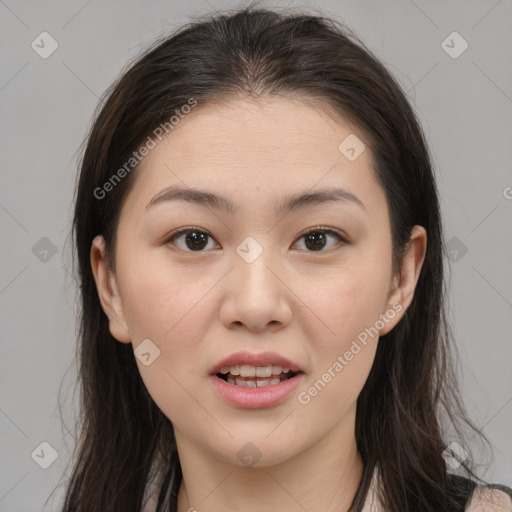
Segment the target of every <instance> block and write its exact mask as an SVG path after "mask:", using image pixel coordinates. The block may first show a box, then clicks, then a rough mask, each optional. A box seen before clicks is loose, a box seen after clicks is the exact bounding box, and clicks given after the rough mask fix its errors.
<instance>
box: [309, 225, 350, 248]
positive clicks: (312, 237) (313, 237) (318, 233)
mask: <svg viewBox="0 0 512 512" xmlns="http://www.w3.org/2000/svg"><path fill="white" fill-rule="evenodd" d="M330 236H332V237H335V238H337V239H338V244H339V242H344V243H347V242H346V240H345V238H344V237H342V236H341V235H340V234H339V233H337V232H336V231H334V230H332V229H326V228H310V229H308V231H307V232H306V233H304V234H303V235H302V236H301V237H300V238H304V245H305V246H306V248H307V249H308V252H314V251H316V252H325V251H324V248H325V247H326V245H328V239H329V237H330ZM335 245H336V244H335Z"/></svg>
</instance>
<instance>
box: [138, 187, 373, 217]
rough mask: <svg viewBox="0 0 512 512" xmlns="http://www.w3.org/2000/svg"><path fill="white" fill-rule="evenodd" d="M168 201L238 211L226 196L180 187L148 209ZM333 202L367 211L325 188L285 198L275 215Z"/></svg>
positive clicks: (339, 192) (347, 194) (347, 196)
mask: <svg viewBox="0 0 512 512" xmlns="http://www.w3.org/2000/svg"><path fill="white" fill-rule="evenodd" d="M167 201H187V202H188V203H192V204H197V205H199V206H207V207H211V208H214V209H216V210H224V211H226V212H227V213H229V214H231V215H234V214H235V213H236V212H237V210H238V207H237V206H236V205H235V204H234V203H233V201H231V200H230V199H228V198H226V197H224V196H221V195H218V194H214V193H212V192H208V191H205V190H198V189H195V188H190V187H189V188H183V187H181V186H180V185H171V186H170V187H168V188H165V189H164V190H162V191H161V192H159V193H158V194H156V195H155V196H154V197H153V199H151V201H150V202H149V203H148V204H147V206H146V209H148V208H150V207H153V206H155V205H157V204H161V203H163V202H167ZM333 202H345V203H349V204H350V203H352V204H355V205H358V206H360V207H361V208H362V209H364V210H366V207H365V205H364V204H363V202H362V201H361V200H360V199H359V198H358V197H357V196H355V195H354V194H352V192H349V191H348V190H345V189H343V188H323V189H320V190H317V191H315V192H309V191H307V192H303V193H299V194H295V195H291V196H286V197H284V198H283V199H282V200H281V201H278V202H277V203H276V204H275V213H276V215H278V216H280V215H285V214H287V213H289V212H293V211H297V210H299V209H302V208H307V207H311V206H315V205H320V204H325V203H333Z"/></svg>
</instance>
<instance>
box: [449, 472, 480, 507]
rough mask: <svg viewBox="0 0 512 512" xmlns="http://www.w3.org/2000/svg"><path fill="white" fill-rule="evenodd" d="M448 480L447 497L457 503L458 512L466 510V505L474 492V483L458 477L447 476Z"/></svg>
mask: <svg viewBox="0 0 512 512" xmlns="http://www.w3.org/2000/svg"><path fill="white" fill-rule="evenodd" d="M449 480H450V487H449V489H448V495H449V496H451V497H452V498H453V499H454V500H455V501H456V502H457V505H458V510H460V511H463V510H466V505H467V504H468V502H469V499H470V497H471V495H472V494H473V491H474V490H475V487H476V483H475V482H474V481H473V480H470V479H469V478H465V477H463V476H459V475H449Z"/></svg>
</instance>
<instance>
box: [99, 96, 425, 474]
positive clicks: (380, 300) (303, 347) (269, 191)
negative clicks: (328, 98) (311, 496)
mask: <svg viewBox="0 0 512 512" xmlns="http://www.w3.org/2000/svg"><path fill="white" fill-rule="evenodd" d="M347 137H349V138H348V139H347ZM363 142H364V134H363V133H361V132H360V131H359V130H357V129H355V128H354V127H352V126H350V125H349V124H347V123H345V122H344V121H343V120H339V121H338V122H335V121H334V120H333V119H332V118H330V117H328V116H326V115H325V114H322V113H321V111H320V110H318V109H314V108H312V107H311V106H308V105H306V104H305V103H304V102H301V101H299V100H297V99H295V100H292V99H275V98H274V99H270V100H259V101H257V102H256V101H243V100H233V101H231V102H228V103H225V104H222V105H220V104H217V105H212V104H210V105H209V106H207V107H204V108H201V109H199V108H198V109H196V110H195V111H193V112H192V113H191V114H189V115H188V117H185V118H184V119H183V120H182V121H181V122H180V124H179V125H178V126H177V127H175V128H174V130H173V131H172V132H171V133H170V135H169V136H168V137H167V138H164V139H163V140H162V141H161V142H159V143H158V145H157V146H156V147H155V148H154V149H152V150H151V151H150V152H149V154H148V155H147V156H146V157H145V158H144V160H143V161H142V162H141V164H140V167H139V168H138V169H137V171H136V173H137V175H136V176H134V178H136V179H135V181H134V184H133V188H132V189H131V190H130V193H129V194H128V196H127V198H126V202H125V203H124V206H123V208H122V211H121V216H120V220H119V225H118V231H117V247H116V254H115V274H114V273H110V272H108V273H107V272H106V271H105V266H104V261H103V259H102V254H103V249H104V245H103V241H102V238H101V237H97V238H96V239H95V241H94V243H93V247H92V250H91V259H92V260H91V261H92V266H93V270H94V274H95V278H96V282H97V285H98V290H99V293H100V298H101V301H102V305H103V308H104V309H105V311H106V313H107V314H108V315H109V318H110V330H111V332H112V334H113V336H114V337H115V338H116V339H117V340H119V341H120V342H123V343H129V342H131V343H132V344H133V348H134V350H135V351H136V355H137V358H136V361H137V365H138V368H139V371H140V373H141V376H142V378H143V380H144V383H145V385H146V386H147V389H148V391H149V393H150V394H151V396H152V397H153V399H154V400H155V402H156V403H157V405H158V406H159V408H160V409H161V410H162V411H163V412H164V413H165V415H166V416H167V417H168V418H169V419H170V420H171V421H172V423H173V425H174V429H175V432H176V436H177V439H178V441H179V442H181V443H182V445H184V444H185V443H188V444H189V445H191V446H192V445H193V446H195V447H200V449H202V450H203V451H205V450H206V451H207V452H208V453H209V454H210V455H213V456H215V457H218V458H220V459H223V460H225V461H227V462H231V463H233V464H238V465H242V464H254V463H255V462H256V464H257V465H259V466H264V465H271V464H275V463H278V462H281V461H284V460H287V459H290V458H291V457H293V456H295V455H298V454H300V453H301V452H304V451H305V450H307V449H308V448H310V447H312V446H313V445H315V444H316V443H318V442H319V441H321V440H324V439H325V440H328V439H333V440H334V439H341V438H345V439H346V438H347V436H348V438H350V439H353V435H354V421H355V405H356V399H357V396H358V395H359V392H360V391H361V388H362V387H363V384H364V382H365V380H366V378H367V376H368V373H369V371H370V368H371V366H372V362H373V359H374V354H375V350H376V347H377V342H378V337H379V335H383V334H386V333H387V332H389V331H390V330H391V329H392V328H393V327H394V326H395V325H396V324H397V323H398V321H399V320H400V318H401V317H402V316H403V314H404V312H405V309H406V308H407V307H408V305H409V303H410V301H411V299H412V293H413V290H414V286H415V284H416V280H417V277H418V274H419V270H420V267H421V264H422V261H423V255H424V250H425V244H426V238H425V232H424V230H423V228H419V227H416V228H415V230H414V231H413V235H414V236H413V238H414V240H413V244H412V245H411V247H413V250H411V251H410V252H409V253H408V256H406V258H405V259H404V266H403V268H402V275H401V278H400V279H398V278H395V277H394V276H393V275H392V260H391V256H392V247H391V233H390V223H389V215H388V208H387V204H386V199H385V194H384V191H383V189H382V188H381V187H380V185H379V184H378V182H377V181H376V178H375V176H374V172H373V170H372V169H371V167H370V166H371V154H370V150H369V148H366V149H365V148H364V146H363V145H362V144H363ZM134 172H135V171H134ZM169 187H173V188H174V189H175V190H177V189H178V188H179V189H182V190H185V191H188V193H189V194H190V191H191V189H197V190H200V191H202V192H207V193H209V194H212V195H213V194H215V195H217V196H222V197H223V198H225V200H224V199H222V200H218V201H214V200H211V201H199V199H198V198H199V197H200V196H197V195H196V196H195V197H196V199H197V200H192V199H190V200H188V201H187V200H185V199H183V198H182V199H178V198H176V197H175V198H174V199H171V198H169V197H167V198H166V197H165V196H164V195H162V194H163V193H164V191H165V190H167V189H169ZM334 189H337V190H338V192H336V194H335V193H334V192H333V190H334ZM321 191H322V192H323V194H320V195H317V194H319V193H320V192H321ZM311 194H312V195H311ZM303 195H304V196H305V198H304V199H303V200H298V199H297V198H299V197H301V196H303ZM309 195H311V196H310V197H309V199H308V198H307V197H308V196H309ZM290 201H291V202H290ZM287 205H288V206H289V208H286V206H287ZM228 206H230V207H231V208H228ZM183 228H188V229H190V231H191V232H192V233H188V234H187V233H182V234H178V235H176V237H174V238H173V235H174V234H175V233H176V231H177V230H181V229H183ZM309 228H317V229H315V230H314V233H312V234H310V235H307V234H306V231H307V230H308V229H309ZM194 231H195V233H196V234H194ZM171 239H172V240H171ZM263 353H266V354H267V357H266V358H261V359H258V356H260V355H262V354H263ZM233 354H238V355H235V359H233V360H232V361H230V362H228V363H226V365H227V366H228V367H231V368H230V372H229V374H224V376H227V377H228V378H229V379H230V382H231V383H230V382H226V381H224V380H223V379H221V378H220V377H219V376H217V375H216V373H217V371H219V365H220V366H224V365H223V364H222V362H223V360H225V359H226V358H228V357H230V356H232V355H233ZM244 354H245V355H248V356H251V355H252V356H253V357H254V358H256V359H250V358H249V359H243V358H242V357H241V355H244ZM279 357H281V358H286V359H287V360H288V362H289V364H288V363H282V361H281V364H280V360H279ZM237 362H239V363H251V362H252V363H254V364H250V365H248V366H249V368H245V369H244V370H243V371H242V374H245V372H246V371H248V372H249V374H250V372H251V370H252V367H253V366H258V367H268V366H270V367H271V368H272V371H273V373H274V374H276V373H279V371H280V370H279V368H277V369H276V368H273V366H281V367H283V366H293V365H295V366H296V369H297V370H300V371H299V372H298V373H297V375H296V376H295V377H293V378H292V379H289V380H288V381H284V382H281V380H282V378H283V377H285V376H288V375H292V374H293V373H291V372H288V375H287V374H286V373H284V372H281V375H280V376H279V375H277V376H274V377H273V378H272V377H268V373H265V372H268V368H263V369H262V368H260V369H259V370H258V374H259V375H261V377H258V378H256V377H257V376H255V377H252V378H251V377H242V376H241V375H238V376H237V375H236V373H237V369H236V366H239V369H238V371H241V370H240V365H237V364H236V363H237ZM272 363H274V364H272ZM224 371H226V370H224ZM294 373H295V372H294ZM273 379H280V380H279V384H275V383H273V382H276V381H275V380H273ZM233 382H234V384H233ZM252 386H255V387H252ZM351 436H352V437H351ZM249 443H251V444H249ZM249 461H252V462H249Z"/></svg>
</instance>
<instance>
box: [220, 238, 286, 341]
mask: <svg viewBox="0 0 512 512" xmlns="http://www.w3.org/2000/svg"><path fill="white" fill-rule="evenodd" d="M258 246H259V248H258ZM258 246H256V244H255V243H254V241H249V242H248V243H247V245H245V244H244V243H242V244H240V246H239V247H238V248H237V251H236V253H235V254H234V255H233V267H232V270H231V272H229V274H228V276H226V281H225V282H226V285H225V286H226V288H225V295H224V300H223V304H222V307H221V312H220V314H221V320H222V323H223V324H224V326H225V327H226V328H228V329H234V328H238V329H240V328H243V327H244V326H245V328H246V329H248V330H251V331H254V332H262V331H271V332H274V331H277V330H279V329H282V328H284V327H286V326H287V325H288V324H289V323H290V322H291V319H292V303H291V302H292V300H293V297H294V294H293V292H292V291H291V288H293V287H291V283H290V282H289V281H290V280H291V276H290V275H287V273H286V271H285V269H284V267H283V266H282V265H279V262H278V261H277V259H276V258H275V257H274V255H273V254H272V250H271V249H270V248H268V249H264V248H263V246H261V245H260V244H258ZM243 249H246V251H245V252H244V250H243Z"/></svg>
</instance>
